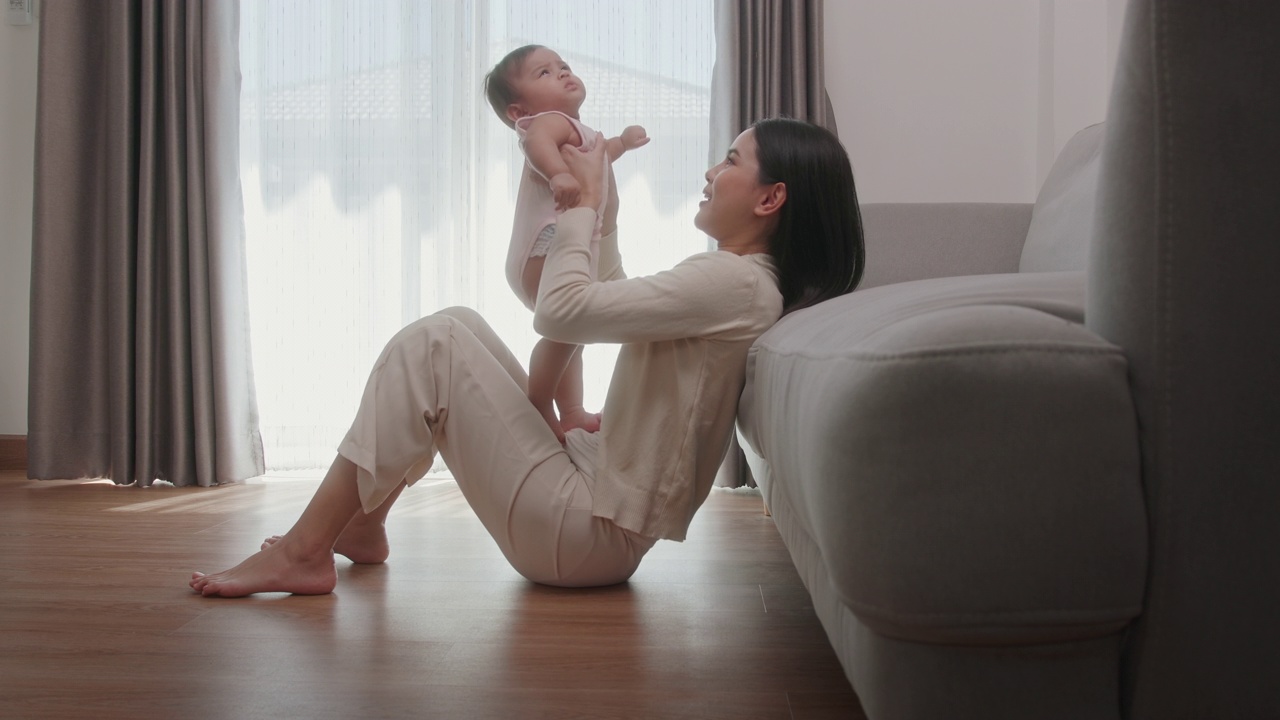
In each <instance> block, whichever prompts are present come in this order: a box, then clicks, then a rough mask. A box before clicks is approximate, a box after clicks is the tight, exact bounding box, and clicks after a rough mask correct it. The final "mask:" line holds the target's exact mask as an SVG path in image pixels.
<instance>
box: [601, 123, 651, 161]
mask: <svg viewBox="0 0 1280 720" xmlns="http://www.w3.org/2000/svg"><path fill="white" fill-rule="evenodd" d="M648 142H649V136H648V134H646V133H645V131H644V128H642V127H640V126H639V125H628V126H627V127H626V128H625V129H624V130H623V131H622V134H621V135H619V136H618V137H611V138H609V139H608V140H606V141H605V149H606V150H607V151H608V152H609V162H613V161H615V160H617V159H618V158H620V157H622V153H624V152H626V151H628V150H635V149H636V148H638V147H640V146H642V145H645V144H646V143H648Z"/></svg>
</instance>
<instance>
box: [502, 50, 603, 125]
mask: <svg viewBox="0 0 1280 720" xmlns="http://www.w3.org/2000/svg"><path fill="white" fill-rule="evenodd" d="M511 84H512V86H513V87H514V88H515V91H516V93H517V94H518V95H519V97H520V99H519V100H517V101H516V102H514V103H512V104H511V107H512V108H514V109H515V111H516V117H525V116H527V115H537V114H538V113H543V112H547V111H549V110H558V111H560V112H562V113H564V114H566V115H568V116H569V117H572V118H577V117H578V108H580V107H582V101H583V100H586V99H587V88H586V86H585V85H583V84H582V80H580V79H579V78H578V76H577V75H574V74H573V71H572V70H570V69H569V63H567V62H565V61H564V60H562V59H560V56H559V55H558V54H557V53H556V52H555V51H553V50H549V49H547V48H538V49H537V50H534V51H533V52H531V53H529V56H528V57H526V58H525V59H524V62H523V63H521V65H520V70H519V71H518V72H517V73H516V76H515V77H514V78H513V79H512V83H511Z"/></svg>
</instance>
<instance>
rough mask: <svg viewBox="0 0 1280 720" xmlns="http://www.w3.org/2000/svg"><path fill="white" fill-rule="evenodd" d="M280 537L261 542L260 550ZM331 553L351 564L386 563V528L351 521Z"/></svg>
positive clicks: (388, 544) (387, 544) (278, 540)
mask: <svg viewBox="0 0 1280 720" xmlns="http://www.w3.org/2000/svg"><path fill="white" fill-rule="evenodd" d="M280 538H281V536H280V535H272V536H271V537H269V538H267V539H266V540H263V541H262V549H263V550H266V549H267V547H268V546H270V545H274V544H276V543H277V542H280ZM333 551H334V552H335V553H337V554H339V555H341V556H343V557H345V558H346V559H348V560H350V561H351V562H353V563H361V564H368V565H376V564H378V563H382V562H386V561H387V557H388V556H390V555H391V544H390V543H389V542H388V541H387V528H386V526H384V525H383V524H382V523H380V522H376V521H369V522H363V521H361V520H360V519H359V517H357V518H356V519H354V520H352V521H351V522H350V523H349V524H348V525H347V527H346V528H345V529H344V530H343V531H342V534H341V535H339V536H338V540H337V542H335V543H334V544H333Z"/></svg>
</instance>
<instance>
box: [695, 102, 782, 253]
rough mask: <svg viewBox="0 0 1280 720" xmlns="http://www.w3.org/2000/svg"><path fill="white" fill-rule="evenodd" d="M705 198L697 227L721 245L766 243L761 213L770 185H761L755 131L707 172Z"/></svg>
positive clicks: (740, 138) (742, 137)
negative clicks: (763, 238) (758, 210)
mask: <svg viewBox="0 0 1280 720" xmlns="http://www.w3.org/2000/svg"><path fill="white" fill-rule="evenodd" d="M706 178H707V186H706V188H704V189H703V191H702V194H703V195H704V196H705V198H704V199H703V201H702V202H700V203H698V214H697V215H695V216H694V218H693V224H694V225H695V226H696V227H697V228H698V229H699V230H701V231H703V232H704V233H706V234H708V235H710V236H711V237H712V238H714V239H715V240H716V241H717V242H719V243H720V246H721V248H722V249H725V246H726V244H729V245H733V244H735V243H740V242H746V241H758V240H762V238H760V237H759V235H760V234H761V231H762V228H763V227H765V226H764V224H763V221H764V220H765V219H766V218H764V217H762V216H760V215H759V214H758V213H757V209H758V207H759V206H760V203H761V202H762V201H763V200H764V199H765V197H766V196H767V195H768V193H769V189H770V187H771V186H770V185H765V184H762V183H761V182H760V165H759V162H758V161H757V159H756V138H755V131H754V130H752V129H750V128H748V129H747V130H745V131H743V133H742V134H741V135H739V136H738V138H737V139H736V140H734V141H733V145H731V146H730V147H729V152H728V153H726V154H725V158H724V160H721V161H720V163H719V164H718V165H716V166H715V167H713V168H711V169H710V170H708V171H707V174H706Z"/></svg>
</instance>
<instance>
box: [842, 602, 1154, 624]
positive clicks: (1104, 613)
mask: <svg viewBox="0 0 1280 720" xmlns="http://www.w3.org/2000/svg"><path fill="white" fill-rule="evenodd" d="M846 600H847V599H846ZM847 602H848V605H849V607H850V608H852V609H855V610H860V611H864V612H867V613H868V614H869V615H872V616H874V617H876V618H878V619H882V620H892V621H894V622H899V623H901V624H904V625H907V624H911V623H908V622H903V621H904V620H910V619H912V618H925V619H927V618H937V619H950V620H964V621H971V620H986V619H993V618H1004V619H1016V618H1025V617H1029V616H1041V617H1043V618H1044V619H1046V620H1048V619H1053V618H1060V619H1063V620H1066V619H1072V618H1076V619H1086V620H1092V621H1094V622H1096V623H1108V622H1116V621H1118V620H1131V619H1133V618H1134V617H1136V616H1137V615H1138V614H1140V613H1141V612H1142V606H1141V605H1129V606H1116V607H1110V608H1102V609H1098V610H1019V611H1010V612H995V611H992V612H961V613H951V612H921V613H911V614H909V615H903V614H898V613H892V612H888V611H885V610H882V609H881V608H880V607H879V606H877V605H871V604H869V603H864V602H859V601H856V600H847ZM1117 613H1119V614H1117ZM915 624H916V625H923V624H924V623H915Z"/></svg>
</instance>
